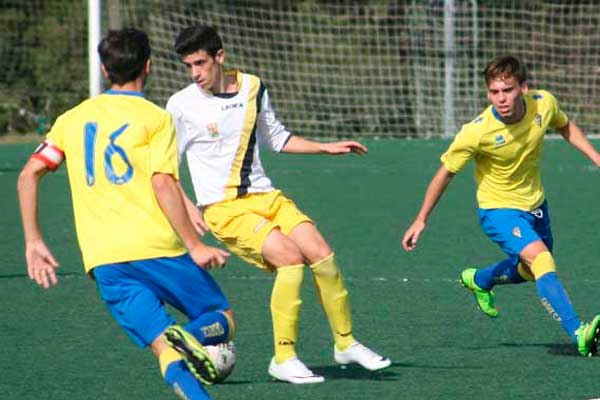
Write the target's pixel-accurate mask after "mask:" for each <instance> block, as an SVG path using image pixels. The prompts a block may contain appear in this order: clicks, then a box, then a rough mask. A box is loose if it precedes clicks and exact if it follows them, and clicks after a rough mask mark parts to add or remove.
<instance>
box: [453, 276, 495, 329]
mask: <svg viewBox="0 0 600 400" xmlns="http://www.w3.org/2000/svg"><path fill="white" fill-rule="evenodd" d="M476 271H477V269H476V268H467V269H465V270H464V271H463V272H462V273H461V274H460V283H461V284H462V285H463V286H464V287H466V288H467V289H469V290H470V291H471V292H472V293H473V295H474V296H475V300H477V307H478V308H479V309H480V310H481V311H483V313H484V314H485V315H487V316H489V317H492V318H496V317H497V316H498V310H497V309H496V296H495V295H494V292H492V291H491V290H484V289H482V288H480V287H479V286H477V284H476V283H475V272H476Z"/></svg>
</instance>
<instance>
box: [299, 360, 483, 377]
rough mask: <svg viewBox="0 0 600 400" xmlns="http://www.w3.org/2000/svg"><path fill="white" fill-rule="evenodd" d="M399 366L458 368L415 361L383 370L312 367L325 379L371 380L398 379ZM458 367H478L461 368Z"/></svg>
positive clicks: (395, 364)
mask: <svg viewBox="0 0 600 400" xmlns="http://www.w3.org/2000/svg"><path fill="white" fill-rule="evenodd" d="M398 368H422V369H450V370H454V369H457V367H456V366H448V367H446V366H439V365H424V364H423V365H421V364H413V363H398V362H393V363H392V365H390V366H389V367H388V368H386V369H384V370H382V371H369V370H366V369H364V368H362V367H361V366H358V365H354V364H353V365H347V366H341V365H326V366H316V367H311V369H312V370H313V371H314V372H315V373H317V374H319V375H323V376H324V377H325V379H350V380H371V381H395V380H398V378H399V374H398V373H397V371H396V370H397V369H398ZM458 369H476V368H460V367H458Z"/></svg>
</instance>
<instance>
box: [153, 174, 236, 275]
mask: <svg viewBox="0 0 600 400" xmlns="http://www.w3.org/2000/svg"><path fill="white" fill-rule="evenodd" d="M152 188H153V189H154V194H155V195H156V199H157V201H158V204H159V205H160V208H161V209H162V210H163V212H164V213H165V215H166V216H167V219H168V220H169V222H170V223H171V226H173V229H175V232H177V234H178V235H179V237H180V239H181V240H182V242H183V244H184V246H185V247H186V248H187V249H188V251H189V252H190V256H191V257H192V258H193V259H194V261H195V262H196V263H197V264H198V265H200V266H202V267H208V268H212V267H223V266H224V265H225V262H226V261H227V258H228V257H229V253H228V252H227V251H225V250H222V249H219V248H216V247H211V246H207V245H205V244H204V243H202V242H201V241H200V240H199V239H198V236H197V234H196V231H195V230H194V227H193V226H192V222H191V220H190V218H189V215H188V212H187V209H186V207H185V202H184V200H183V198H182V195H181V187H180V185H179V183H178V182H177V180H175V178H173V176H172V175H170V174H164V173H155V174H154V175H152Z"/></svg>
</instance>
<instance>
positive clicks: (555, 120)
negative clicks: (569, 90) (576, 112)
mask: <svg viewBox="0 0 600 400" xmlns="http://www.w3.org/2000/svg"><path fill="white" fill-rule="evenodd" d="M548 94H549V97H550V101H551V102H552V110H553V113H552V119H551V120H550V127H551V128H554V129H558V128H564V127H565V126H566V125H567V124H568V123H569V117H567V114H565V113H564V112H563V110H562V109H561V108H560V104H559V103H558V100H556V98H555V97H554V96H553V95H551V94H550V93H548Z"/></svg>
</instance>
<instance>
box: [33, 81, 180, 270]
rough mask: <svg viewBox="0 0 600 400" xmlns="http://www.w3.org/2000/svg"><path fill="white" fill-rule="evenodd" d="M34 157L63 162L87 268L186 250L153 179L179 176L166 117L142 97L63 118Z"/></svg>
mask: <svg viewBox="0 0 600 400" xmlns="http://www.w3.org/2000/svg"><path fill="white" fill-rule="evenodd" d="M35 156H36V157H37V158H39V159H41V160H43V161H45V162H46V164H47V165H48V166H49V167H50V168H52V169H55V168H57V167H58V165H60V163H61V162H62V159H61V157H62V158H64V159H66V161H67V172H68V176H69V182H70V186H71V195H72V199H73V210H74V215H75V226H76V230H77V237H78V240H79V247H80V249H81V253H82V256H83V262H84V266H85V269H86V271H88V272H89V271H90V270H91V269H92V268H94V267H95V266H98V265H103V264H109V263H116V262H126V261H133V260H141V259H148V258H156V257H173V256H177V255H181V254H183V253H185V252H186V250H185V248H184V247H183V245H182V243H181V241H180V239H179V238H178V236H177V234H176V233H175V231H174V230H173V228H172V227H171V225H170V223H169V221H168V220H167V218H166V216H165V215H164V213H163V212H162V210H161V208H160V206H159V204H158V202H157V200H156V197H155V195H154V191H153V189H152V182H151V177H152V175H153V174H154V173H165V174H170V175H172V176H173V177H174V178H175V179H178V178H179V172H178V170H179V163H178V157H177V145H176V140H175V131H174V126H173V123H172V120H171V116H170V114H169V113H168V112H166V111H165V110H163V109H161V108H159V107H158V106H156V105H154V104H153V103H151V102H149V101H148V100H146V99H144V98H143V96H142V94H141V93H138V92H127V91H112V90H109V91H108V92H106V93H104V94H101V95H99V96H97V97H94V98H92V99H89V100H86V101H84V102H82V103H81V104H79V105H78V106H76V107H74V108H72V109H71V110H69V111H67V112H66V113H64V114H62V115H61V116H60V117H59V118H58V119H57V120H56V122H55V124H54V125H53V126H52V129H51V130H50V132H49V133H48V136H47V139H46V141H45V142H44V144H42V145H41V146H40V148H38V150H37V151H36V154H35Z"/></svg>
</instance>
